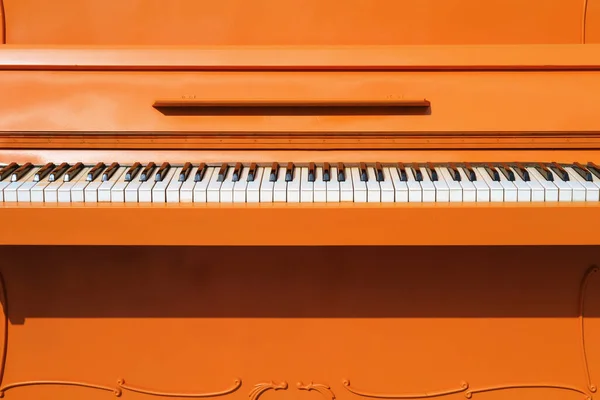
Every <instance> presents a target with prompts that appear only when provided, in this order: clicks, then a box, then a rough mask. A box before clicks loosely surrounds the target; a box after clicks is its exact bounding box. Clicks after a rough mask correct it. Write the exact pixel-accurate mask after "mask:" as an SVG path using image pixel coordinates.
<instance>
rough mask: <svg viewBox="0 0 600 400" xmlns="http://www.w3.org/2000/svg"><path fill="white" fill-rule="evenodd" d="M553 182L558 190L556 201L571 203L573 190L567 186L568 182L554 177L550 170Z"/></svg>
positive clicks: (556, 176)
mask: <svg viewBox="0 0 600 400" xmlns="http://www.w3.org/2000/svg"><path fill="white" fill-rule="evenodd" d="M550 173H551V174H552V176H553V178H554V181H552V183H554V185H555V186H556V187H557V188H558V201H564V202H567V203H568V202H571V201H573V188H572V187H571V185H569V183H568V182H565V181H563V180H562V179H560V178H559V177H558V175H556V174H555V173H554V172H553V171H552V170H550Z"/></svg>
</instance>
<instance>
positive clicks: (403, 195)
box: [388, 167, 408, 203]
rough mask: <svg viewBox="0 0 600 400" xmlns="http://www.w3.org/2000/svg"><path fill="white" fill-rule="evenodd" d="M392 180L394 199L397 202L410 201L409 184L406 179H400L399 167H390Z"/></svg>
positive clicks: (389, 171)
mask: <svg viewBox="0 0 600 400" xmlns="http://www.w3.org/2000/svg"><path fill="white" fill-rule="evenodd" d="M388 173H389V175H390V180H391V182H392V184H393V185H394V201H395V202H396V203H408V185H407V184H406V182H405V181H402V180H400V173H399V172H398V168H396V167H390V168H388Z"/></svg>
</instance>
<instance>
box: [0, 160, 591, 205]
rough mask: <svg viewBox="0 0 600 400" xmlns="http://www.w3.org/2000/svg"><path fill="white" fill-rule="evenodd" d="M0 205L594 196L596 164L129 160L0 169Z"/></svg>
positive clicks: (525, 199) (457, 200)
mask: <svg viewBox="0 0 600 400" xmlns="http://www.w3.org/2000/svg"><path fill="white" fill-rule="evenodd" d="M0 200H1V201H2V202H5V203H9V202H13V203H14V202H20V203H30V202H31V203H76V202H86V203H98V202H112V203H325V202H327V203H338V202H356V203H365V202H367V203H393V202H396V203H422V202H423V203H431V202H439V203H461V202H583V201H593V202H597V201H599V200H600V166H598V165H596V164H594V163H592V162H588V163H586V164H585V165H584V164H581V163H573V164H558V163H554V162H551V163H477V164H475V163H473V164H470V163H456V164H453V163H449V164H448V163H446V164H432V163H407V164H405V163H401V162H398V163H393V164H389V163H358V164H344V163H322V164H316V163H306V164H296V165H295V164H294V163H287V164H279V163H272V164H268V165H267V164H263V163H260V164H258V163H250V164H242V163H223V164H205V163H190V162H188V163H185V164H184V165H171V164H170V163H168V162H163V163H153V162H151V163H148V164H141V163H135V164H133V165H119V164H118V163H116V162H115V163H112V164H109V165H105V164H104V163H98V164H96V165H84V164H83V163H76V164H72V165H70V164H67V163H62V164H60V165H55V164H53V163H48V164H46V165H34V164H31V163H25V164H22V165H19V164H17V163H14V162H13V163H10V164H6V165H4V166H3V167H2V168H1V169H0Z"/></svg>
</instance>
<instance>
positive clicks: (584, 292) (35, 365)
mask: <svg viewBox="0 0 600 400" xmlns="http://www.w3.org/2000/svg"><path fill="white" fill-rule="evenodd" d="M201 229H202V228H201V227H199V228H198V230H201ZM238 229H240V230H246V231H247V233H248V234H249V235H252V234H253V233H255V232H253V231H252V229H251V227H249V226H239V227H238ZM404 229H405V230H406V231H410V230H411V227H405V228H404ZM90 230H91V229H90ZM84 233H85V232H81V234H84ZM170 233H171V232H169V234H170ZM202 233H203V234H210V232H206V231H204V232H202ZM33 234H35V233H33ZM356 234H363V235H377V234H378V232H377V231H374V232H373V231H364V232H361V231H360V230H359V229H356ZM448 234H449V235H450V234H451V232H448ZM137 235H139V236H145V235H146V236H152V235H151V234H149V233H148V232H145V231H140V232H137ZM3 236H4V234H3ZM498 236H500V235H498ZM599 250H600V247H598V246H578V247H562V246H558V247H546V246H509V247H494V246H492V247H487V246H483V247H435V246H427V247H351V246H350V247H346V246H345V247H334V248H331V247H320V246H316V247H253V246H249V247H246V246H242V247H228V248H223V247H218V246H217V247H177V248H173V247H160V246H141V247H138V246H108V247H98V246H83V247H78V246H74V247H72V246H44V247H36V246H31V247H20V246H2V247H0V259H1V260H2V265H1V268H0V271H1V273H2V278H3V279H2V280H1V281H0V282H1V283H2V304H3V308H2V313H1V314H0V316H1V317H2V319H3V322H4V324H3V328H2V329H1V330H0V339H1V343H2V344H4V346H2V347H0V348H2V349H4V351H5V353H4V354H5V355H6V359H5V360H4V361H3V362H2V372H3V378H2V385H1V386H0V390H1V391H2V392H3V394H4V396H5V398H6V399H14V400H23V399H27V400H29V399H34V398H35V399H44V400H46V399H52V400H56V399H62V400H65V399H66V400H71V399H73V400H74V399H81V398H85V399H91V400H103V399H108V398H114V394H113V392H115V391H116V392H117V393H120V394H121V398H122V399H133V400H142V399H153V398H157V397H156V396H153V395H152V394H156V393H163V394H172V395H177V396H183V395H186V394H187V395H189V397H190V398H202V397H204V396H202V395H203V394H204V395H210V394H211V393H212V394H215V393H223V396H221V397H218V398H224V399H236V400H242V399H245V400H257V399H262V400H291V399H294V400H313V399H323V400H333V399H334V398H335V399H340V400H361V399H364V398H367V397H371V396H374V397H375V398H378V396H384V395H388V396H390V397H393V398H401V397H402V396H409V395H412V396H413V397H414V396H416V395H421V396H422V397H423V398H431V397H434V394H439V393H454V394H447V395H445V396H441V397H440V396H437V397H435V398H442V399H450V400H454V399H465V398H470V397H471V398H473V399H475V400H477V399H484V400H485V399H495V400H506V399H516V398H527V399H533V400H541V399H544V400H547V399H550V400H565V399H566V400H570V399H573V400H579V399H586V398H595V397H596V393H594V391H593V389H591V388H590V387H595V386H596V385H598V379H599V377H598V373H599V371H598V369H599V368H600V343H598V340H599V338H600V318H599V316H600V273H599V272H597V270H595V269H590V266H591V265H593V264H594V263H598V262H599V261H600V259H599V256H598V255H599ZM586 272H587V274H588V275H587V277H588V278H587V279H585V280H584V277H585V276H586ZM582 299H583V305H582V303H581V301H582ZM581 322H583V324H584V325H583V326H584V335H583V336H582V334H581V330H580V329H581V326H580V323H581ZM583 344H585V345H584V346H583ZM584 351H585V353H584ZM584 355H585V356H586V359H587V363H586V362H584ZM44 382H45V383H47V384H46V385H44V384H42V383H44ZM67 383H71V384H79V385H81V386H70V385H67ZM92 385H94V386H92ZM520 386H521V387H520ZM310 389H312V390H310ZM134 391H137V392H134ZM353 392H354V393H353ZM194 395H196V396H194ZM166 398H175V397H166ZM209 398H213V397H209Z"/></svg>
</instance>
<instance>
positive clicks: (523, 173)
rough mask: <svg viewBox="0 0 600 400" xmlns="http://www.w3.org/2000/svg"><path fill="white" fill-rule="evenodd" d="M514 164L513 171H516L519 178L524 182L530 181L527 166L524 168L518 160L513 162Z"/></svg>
mask: <svg viewBox="0 0 600 400" xmlns="http://www.w3.org/2000/svg"><path fill="white" fill-rule="evenodd" d="M515 166H516V167H515V171H517V175H519V176H520V177H521V179H523V180H524V181H525V182H529V181H531V178H530V177H529V171H527V168H525V167H524V166H523V164H521V163H519V162H518V163H515Z"/></svg>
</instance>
